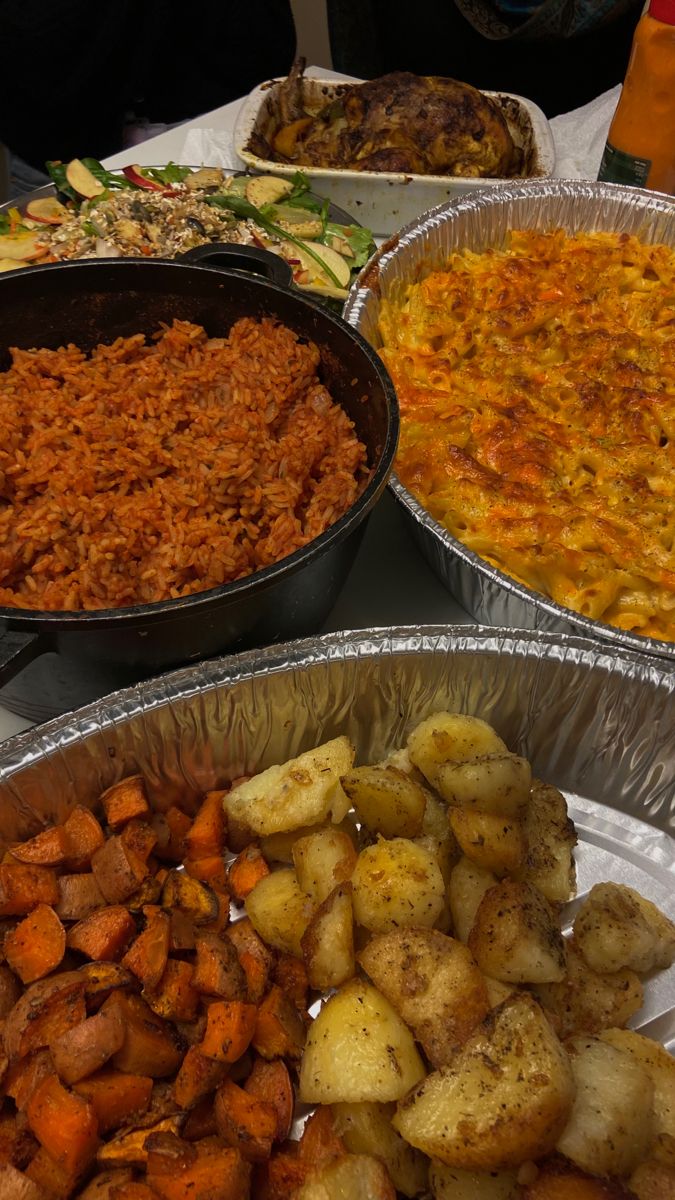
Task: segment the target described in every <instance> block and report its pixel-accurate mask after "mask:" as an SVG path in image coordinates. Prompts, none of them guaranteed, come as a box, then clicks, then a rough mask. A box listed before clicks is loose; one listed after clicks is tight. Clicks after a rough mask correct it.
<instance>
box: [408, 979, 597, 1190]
mask: <svg viewBox="0 0 675 1200" xmlns="http://www.w3.org/2000/svg"><path fill="white" fill-rule="evenodd" d="M573 1099H574V1078H573V1075H572V1068H571V1066H570V1062H569V1058H568V1056H567V1054H566V1053H565V1050H564V1049H563V1047H562V1045H561V1043H560V1042H559V1041H558V1038H557V1037H556V1035H555V1033H554V1032H553V1029H552V1028H551V1025H550V1024H549V1022H548V1020H547V1018H546V1017H545V1016H544V1013H543V1010H542V1009H541V1008H540V1007H539V1005H538V1004H537V1002H536V1000H534V999H533V997H532V996H528V995H526V994H524V993H522V994H519V995H514V996H512V997H510V998H509V999H508V1000H505V1001H504V1003H503V1004H501V1005H500V1006H499V1008H496V1009H493V1010H492V1011H491V1012H490V1013H489V1014H488V1016H487V1017H486V1019H485V1021H483V1023H482V1024H481V1025H479V1027H478V1028H477V1029H476V1030H474V1032H473V1033H472V1034H470V1035H469V1037H468V1039H467V1041H466V1042H465V1043H464V1045H463V1046H462V1047H461V1048H460V1049H459V1050H458V1051H457V1053H456V1055H455V1057H454V1059H453V1061H452V1063H450V1064H449V1065H448V1066H447V1067H442V1068H441V1069H440V1070H438V1071H434V1072H432V1074H431V1075H429V1076H427V1078H426V1079H424V1080H422V1082H421V1083H419V1084H418V1085H417V1087H414V1088H413V1090H412V1091H411V1092H409V1093H408V1095H407V1096H405V1097H404V1099H403V1100H401V1102H400V1103H399V1106H398V1111H397V1113H396V1116H395V1117H394V1119H393V1124H394V1128H395V1129H398V1131H399V1133H400V1134H401V1135H402V1136H403V1137H404V1138H405V1139H406V1141H407V1142H410V1144H411V1145H413V1146H417V1148H418V1149H419V1150H423V1151H424V1153H425V1154H428V1155H430V1156H431V1157H432V1158H437V1159H439V1160H440V1162H443V1163H446V1164H447V1165H448V1166H451V1167H461V1168H463V1169H464V1170H467V1171H498V1170H502V1169H508V1168H511V1167H514V1166H518V1165H519V1164H520V1163H522V1162H525V1161H527V1160H528V1159H531V1158H538V1157H540V1156H541V1155H543V1154H546V1153H548V1152H549V1151H550V1150H552V1149H553V1147H554V1146H555V1143H556V1141H557V1140H558V1138H559V1137H560V1134H561V1132H562V1130H563V1128H564V1126H565V1125H566V1124H567V1121H568V1119H569V1115H570V1113H571V1110H572V1102H573Z"/></svg>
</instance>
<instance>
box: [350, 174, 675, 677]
mask: <svg viewBox="0 0 675 1200" xmlns="http://www.w3.org/2000/svg"><path fill="white" fill-rule="evenodd" d="M552 228H561V229H564V230H566V231H567V232H568V233H577V232H591V231H594V230H616V231H618V232H620V233H632V234H636V235H637V236H638V237H640V238H642V239H643V240H644V241H645V242H649V243H653V242H664V243H666V244H667V245H671V246H673V245H675V198H673V197H670V196H665V195H662V194H661V193H658V192H645V191H642V190H640V189H639V188H630V187H620V186H618V185H617V184H612V183H591V182H584V181H580V180H557V179H551V180H543V181H532V182H531V183H521V184H518V185H514V186H511V185H504V186H503V187H500V188H499V189H496V190H493V191H490V192H485V191H484V192H477V193H475V194H474V195H472V196H464V197H461V198H460V199H458V200H456V201H454V202H453V203H451V204H443V205H439V206H438V207H436V208H432V209H430V210H429V211H428V212H427V213H425V214H424V215H423V216H422V217H421V218H419V220H417V221H414V222H412V223H411V224H409V225H406V227H405V228H404V229H402V230H401V232H400V233H398V234H396V235H395V236H394V237H392V238H390V239H389V241H388V242H386V243H385V245H384V246H382V247H381V248H380V250H379V251H378V252H377V253H376V254H375V255H374V256H373V258H372V259H371V260H370V263H369V264H368V265H367V266H366V267H365V268H364V270H363V271H362V272H361V275H360V276H359V279H358V280H357V282H356V284H355V285H354V287H353V289H352V291H351V293H350V296H349V299H348V300H347V303H346V305H345V309H344V314H343V315H344V317H345V319H346V320H347V321H349V323H350V324H352V325H354V326H355V327H356V328H357V329H359V330H360V332H361V333H362V334H364V336H365V337H366V338H367V339H368V341H369V342H371V344H372V345H373V346H375V347H378V346H381V344H382V340H381V337H380V332H379V326H378V319H379V310H380V303H381V301H382V299H390V300H396V298H397V296H400V295H401V293H402V292H403V290H404V289H405V288H406V287H407V286H408V285H409V284H410V283H412V282H416V281H418V280H420V279H423V278H424V277H425V276H426V275H428V274H429V273H430V272H431V271H434V270H437V269H438V268H440V267H443V266H444V265H445V264H446V262H447V260H448V257H449V255H450V254H452V253H454V252H455V251H457V250H460V249H462V247H467V248H468V249H470V250H477V251H480V250H484V249H487V248H489V247H492V246H499V245H502V244H503V242H504V239H505V237H506V235H507V233H508V232H509V230H511V229H552ZM389 486H390V488H391V490H392V492H393V494H394V496H395V498H396V500H397V501H398V502H399V504H400V506H401V508H402V510H403V513H404V516H405V517H406V519H407V521H408V523H409V525H410V527H411V530H412V534H413V537H414V538H415V540H416V542H417V543H418V545H419V547H420V549H421V550H422V552H423V554H424V555H425V557H426V559H427V560H428V562H429V564H430V566H431V568H432V570H433V571H434V572H435V573H436V575H438V577H439V579H440V580H441V581H442V582H443V583H444V584H445V586H446V587H447V588H448V589H449V591H450V592H451V593H452V594H453V596H455V597H456V599H457V600H458V601H459V603H460V604H461V605H462V607H463V608H465V609H466V611H467V612H469V613H470V614H471V615H472V616H473V617H474V618H475V619H476V620H477V621H479V622H480V623H484V624H492V625H507V626H508V625H510V626H513V627H516V628H525V629H541V630H556V631H559V632H561V633H574V632H576V633H583V634H585V635H586V636H590V637H596V638H603V639H604V640H606V641H610V642H613V643H614V644H615V645H617V646H624V647H627V648H629V649H632V650H638V651H640V652H641V653H643V654H644V653H647V654H655V655H659V656H661V657H664V658H669V659H675V643H671V642H664V641H661V640H659V639H657V638H646V637H642V636H641V635H640V634H633V633H627V632H625V631H623V630H621V629H616V628H614V627H613V626H611V625H607V624H605V623H604V622H603V621H596V620H592V619H591V618H589V617H584V616H581V615H580V614H578V613H574V612H572V610H571V609H568V608H564V607H563V606H562V605H559V604H556V603H555V601H553V600H549V599H548V598H547V597H546V596H543V595H540V594H539V593H538V592H535V591H533V590H532V589H531V588H528V587H525V585H524V584H520V583H516V581H515V580H513V579H511V578H510V577H509V576H508V575H506V574H504V572H503V571H500V570H498V569H497V568H496V567H493V566H491V565H490V564H489V563H487V562H485V560H484V559H482V558H480V557H479V555H477V554H475V553H474V552H473V551H472V550H468V549H467V548H466V547H465V546H463V545H462V544H461V542H459V541H457V539H456V538H454V537H453V536H452V535H451V534H450V533H448V531H447V530H446V529H444V528H443V526H442V525H440V524H439V522H438V521H436V520H434V518H433V517H431V516H430V515H429V513H428V512H426V510H425V509H424V508H422V506H421V505H420V504H419V503H418V502H417V500H415V498H414V497H413V496H412V495H411V493H410V492H409V491H408V489H407V488H405V487H404V486H403V484H402V483H401V482H400V480H399V479H398V478H397V477H396V475H395V474H394V475H393V476H391V477H390V483H389Z"/></svg>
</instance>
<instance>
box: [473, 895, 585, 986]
mask: <svg viewBox="0 0 675 1200" xmlns="http://www.w3.org/2000/svg"><path fill="white" fill-rule="evenodd" d="M468 945H469V949H470V951H471V953H472V954H473V955H474V957H475V959H476V962H477V963H478V966H479V967H480V968H481V970H482V971H484V972H485V974H486V975H490V976H492V978H493V979H500V980H501V981H502V982H503V983H552V982H555V981H557V980H560V979H562V978H563V977H564V974H565V946H564V942H563V936H562V934H561V932H560V929H559V928H558V924H557V922H556V918H555V915H554V913H553V911H552V909H551V906H550V905H549V903H548V901H546V900H545V899H544V897H543V896H542V895H541V894H540V893H539V892H538V891H537V889H536V888H534V887H531V886H530V884H528V883H517V882H516V881H515V880H512V879H505V880H502V882H501V883H497V884H495V886H494V887H491V888H489V889H488V891H487V892H486V893H485V895H484V896H483V899H482V900H481V902H480V904H479V906H478V911H477V913H476V918H475V921H474V923H473V927H472V929H471V933H470V934H469V941H468Z"/></svg>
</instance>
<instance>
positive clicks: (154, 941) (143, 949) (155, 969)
mask: <svg viewBox="0 0 675 1200" xmlns="http://www.w3.org/2000/svg"><path fill="white" fill-rule="evenodd" d="M143 916H144V917H145V929H144V930H143V932H142V933H139V935H138V937H137V938H136V939H135V941H134V942H133V943H132V944H131V946H130V947H129V949H128V950H127V952H126V954H125V955H124V958H123V959H122V966H124V967H128V969H129V970H130V971H133V973H134V975H135V976H136V978H137V979H140V981H141V983H142V984H143V986H144V987H148V988H154V987H157V985H158V984H159V981H160V979H161V978H162V975H163V974H164V970H165V967H166V964H167V960H168V957H169V934H170V930H171V920H170V918H169V915H168V913H165V912H164V911H163V910H162V909H161V908H159V907H158V906H157V905H155V904H146V905H145V906H144V908H143Z"/></svg>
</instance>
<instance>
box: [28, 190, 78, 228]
mask: <svg viewBox="0 0 675 1200" xmlns="http://www.w3.org/2000/svg"><path fill="white" fill-rule="evenodd" d="M26 216H27V217H30V218H31V220H33V221H38V222H39V223H40V224H41V225H62V224H63V222H64V221H65V219H66V217H67V216H68V209H67V208H66V206H65V204H61V202H60V200H57V199H56V197H55V196H45V197H44V198H43V199H41V200H31V201H30V202H29V203H28V204H27V205H26Z"/></svg>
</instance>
